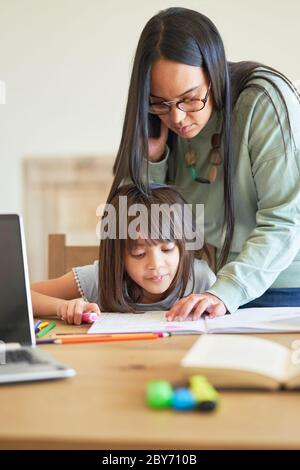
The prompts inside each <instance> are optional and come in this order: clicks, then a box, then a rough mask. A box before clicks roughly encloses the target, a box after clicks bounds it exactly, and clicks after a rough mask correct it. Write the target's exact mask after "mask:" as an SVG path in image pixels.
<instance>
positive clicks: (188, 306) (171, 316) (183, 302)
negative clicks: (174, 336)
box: [166, 292, 227, 321]
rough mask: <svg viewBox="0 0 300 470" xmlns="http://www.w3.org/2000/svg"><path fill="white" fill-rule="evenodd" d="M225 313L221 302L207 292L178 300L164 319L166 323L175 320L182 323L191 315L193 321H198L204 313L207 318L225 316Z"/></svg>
mask: <svg viewBox="0 0 300 470" xmlns="http://www.w3.org/2000/svg"><path fill="white" fill-rule="evenodd" d="M226 311H227V309H226V307H225V305H224V304H223V302H222V300H220V299H219V298H218V297H216V296H215V295H212V294H210V293H209V292H204V293H203V294H190V295H188V296H187V297H183V299H180V300H178V302H176V304H175V305H174V306H173V307H172V308H171V310H169V311H168V312H167V314H166V318H167V320H168V321H175V320H177V319H178V320H179V321H183V320H186V318H187V317H188V315H189V314H191V315H192V319H193V320H198V318H200V317H201V315H203V313H205V312H207V313H208V314H209V318H215V317H217V316H222V315H225V313H226Z"/></svg>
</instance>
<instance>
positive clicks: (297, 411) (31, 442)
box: [0, 325, 300, 450]
mask: <svg viewBox="0 0 300 470" xmlns="http://www.w3.org/2000/svg"><path fill="white" fill-rule="evenodd" d="M74 329H76V330H77V331H80V330H81V331H82V330H83V331H85V330H86V329H87V327H86V326H81V327H71V326H66V325H59V326H58V328H57V330H59V331H60V332H63V331H69V332H71V331H74ZM260 336H262V337H267V338H271V339H273V340H278V341H279V342H281V343H283V344H285V345H287V346H290V345H291V342H292V341H293V340H294V339H295V338H296V337H297V336H296V335H295V334H282V335H260ZM195 339H196V336H175V337H172V338H165V339H159V340H150V341H128V342H118V343H98V344H97V343H93V344H70V345H45V346H43V348H45V350H47V351H49V352H51V353H52V354H53V355H54V356H55V357H56V358H58V359H59V360H61V361H62V362H65V363H66V364H68V365H70V366H72V367H74V368H75V369H76V371H77V376H76V377H74V378H70V379H65V380H57V381H49V382H39V383H34V384H30V383H27V384H20V385H5V386H1V387H0V398H1V400H0V416H1V426H0V448H1V449H112V450H113V449H238V448H243V449H254V448H260V449H265V448H269V449H276V448H280V449H283V448H284V449H291V448H300V426H299V423H300V406H299V405H300V395H299V392H264V391H254V392H253V391H252V392H250V391H249V392H245V391H244V392H233V391H226V392H225V391H224V392H221V394H220V397H221V401H220V406H219V408H218V409H217V410H216V411H215V412H213V413H211V414H204V413H200V412H191V413H178V412H175V411H172V410H168V411H153V410H151V409H148V408H147V406H146V405H145V400H144V397H145V386H146V383H147V381H148V380H150V379H157V378H163V379H167V380H170V381H172V382H173V383H176V382H178V381H180V379H181V377H182V375H181V372H180V369H179V367H178V364H179V360H180V359H181V357H182V356H183V355H184V353H185V352H186V351H187V349H188V348H189V347H190V346H191V345H192V343H193V342H194V341H195Z"/></svg>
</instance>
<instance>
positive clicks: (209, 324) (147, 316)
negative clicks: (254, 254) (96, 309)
mask: <svg viewBox="0 0 300 470" xmlns="http://www.w3.org/2000/svg"><path fill="white" fill-rule="evenodd" d="M165 315H166V312H165V311H150V312H144V313H105V312H104V313H101V315H100V317H99V318H98V320H96V321H95V323H94V324H93V325H92V327H91V328H90V329H89V331H88V332H89V333H135V332H149V331H151V332H156V331H159V332H171V333H173V334H180V333H192V334H193V333H194V334H201V333H280V332H289V331H290V332H298V331H299V332H300V308H299V307H298V308H296V307H284V308H248V309H241V310H237V312H235V313H234V314H232V315H225V316H223V317H217V318H214V319H213V320H211V319H209V318H208V317H204V318H201V319H199V320H195V321H193V320H190V319H187V320H185V321H180V322H178V321H174V322H167V321H166V319H165Z"/></svg>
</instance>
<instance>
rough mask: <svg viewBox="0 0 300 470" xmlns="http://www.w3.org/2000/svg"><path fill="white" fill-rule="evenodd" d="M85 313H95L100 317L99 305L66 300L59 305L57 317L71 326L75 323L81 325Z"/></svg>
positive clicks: (80, 300) (78, 300)
mask: <svg viewBox="0 0 300 470" xmlns="http://www.w3.org/2000/svg"><path fill="white" fill-rule="evenodd" d="M84 312H95V313H97V314H98V315H100V313H101V312H100V309H99V307H98V305H97V304H92V303H89V302H85V301H84V300H83V299H81V298H80V299H72V300H64V301H63V302H62V303H61V304H59V306H58V309H57V316H58V318H61V319H62V320H64V321H65V322H66V323H68V324H69V325H72V324H73V323H74V324H75V325H80V324H81V320H82V314H83V313H84Z"/></svg>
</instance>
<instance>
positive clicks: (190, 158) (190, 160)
mask: <svg viewBox="0 0 300 470" xmlns="http://www.w3.org/2000/svg"><path fill="white" fill-rule="evenodd" d="M185 161H186V164H187V166H192V165H195V164H196V152H195V150H193V149H189V150H188V151H187V153H186V154H185Z"/></svg>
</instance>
